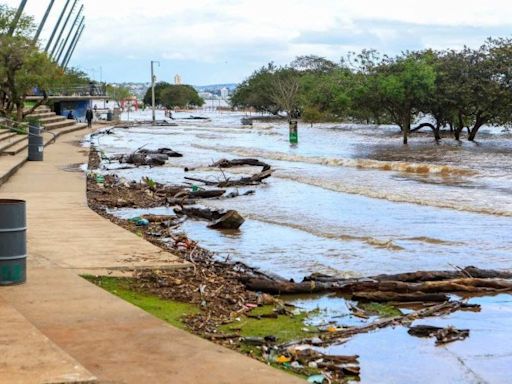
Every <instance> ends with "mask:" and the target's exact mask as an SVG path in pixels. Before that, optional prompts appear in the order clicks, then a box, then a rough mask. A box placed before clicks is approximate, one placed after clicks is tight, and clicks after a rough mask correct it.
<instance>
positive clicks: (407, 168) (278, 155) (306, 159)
mask: <svg viewBox="0 0 512 384" xmlns="http://www.w3.org/2000/svg"><path fill="white" fill-rule="evenodd" d="M194 147H196V148H200V149H209V150H217V151H219V150H221V151H225V152H231V153H234V154H236V155H239V156H247V157H265V158H267V159H272V160H282V161H293V162H301V163H309V164H318V165H328V166H339V167H351V168H360V169H376V170H381V171H395V172H405V173H417V174H440V175H460V176H469V175H475V174H477V172H476V171H474V170H471V169H467V168H460V167H451V166H448V165H438V164H429V163H408V162H401V161H379V160H370V159H346V158H325V157H315V156H311V157H310V156H301V155H291V154H288V153H283V152H272V151H265V150H261V149H248V148H242V147H229V146H215V147H214V146H207V145H200V144H194Z"/></svg>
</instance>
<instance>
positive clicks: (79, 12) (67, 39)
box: [55, 4, 84, 63]
mask: <svg viewBox="0 0 512 384" xmlns="http://www.w3.org/2000/svg"><path fill="white" fill-rule="evenodd" d="M83 9H84V5H83V4H82V6H81V7H80V10H79V11H78V13H77V14H76V17H75V20H74V21H73V24H71V28H70V29H69V32H68V35H67V37H66V40H64V45H62V48H60V49H57V59H56V60H55V61H56V62H57V63H58V62H59V61H60V58H61V56H62V54H63V53H64V49H65V48H66V45H68V41H69V38H70V36H71V34H72V33H73V29H74V28H75V25H78V24H77V22H78V19H79V18H80V15H81V14H82V11H83Z"/></svg>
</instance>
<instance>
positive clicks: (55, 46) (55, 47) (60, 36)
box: [50, 0, 78, 59]
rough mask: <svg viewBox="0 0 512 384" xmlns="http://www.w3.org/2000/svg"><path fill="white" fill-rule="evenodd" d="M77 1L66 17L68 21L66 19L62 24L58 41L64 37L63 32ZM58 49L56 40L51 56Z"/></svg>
mask: <svg viewBox="0 0 512 384" xmlns="http://www.w3.org/2000/svg"><path fill="white" fill-rule="evenodd" d="M77 1H78V0H75V1H73V6H72V7H71V9H70V10H69V13H68V16H67V17H66V21H64V25H63V26H62V29H61V30H60V33H59V37H57V41H59V40H60V39H61V38H62V34H63V33H64V30H65V29H66V26H67V25H68V21H69V18H70V17H71V14H72V13H73V11H74V9H75V6H76V3H77ZM56 49H57V42H55V45H54V46H53V49H52V52H51V53H50V57H53V55H54V53H55V50H56ZM54 59H55V58H54Z"/></svg>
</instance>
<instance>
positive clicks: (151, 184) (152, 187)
mask: <svg viewBox="0 0 512 384" xmlns="http://www.w3.org/2000/svg"><path fill="white" fill-rule="evenodd" d="M142 181H143V182H144V183H145V184H146V185H147V186H148V188H149V189H150V190H152V191H154V190H155V189H156V185H157V183H156V181H155V180H153V179H151V178H149V177H143V178H142Z"/></svg>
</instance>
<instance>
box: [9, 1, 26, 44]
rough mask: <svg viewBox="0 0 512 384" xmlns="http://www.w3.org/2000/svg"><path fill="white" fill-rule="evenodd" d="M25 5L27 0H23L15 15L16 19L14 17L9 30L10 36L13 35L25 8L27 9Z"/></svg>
mask: <svg viewBox="0 0 512 384" xmlns="http://www.w3.org/2000/svg"><path fill="white" fill-rule="evenodd" d="M25 5H27V0H21V3H20V6H19V7H18V10H17V11H16V14H15V15H14V19H12V23H11V26H10V27H9V31H8V32H7V35H8V36H12V35H13V34H14V31H15V30H16V27H17V26H18V21H20V17H21V15H22V14H23V9H25Z"/></svg>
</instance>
